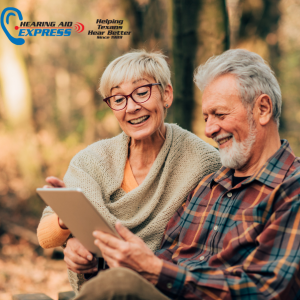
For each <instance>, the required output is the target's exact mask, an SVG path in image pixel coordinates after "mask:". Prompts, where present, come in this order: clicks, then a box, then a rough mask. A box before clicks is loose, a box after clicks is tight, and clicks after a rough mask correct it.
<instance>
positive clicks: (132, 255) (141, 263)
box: [93, 222, 162, 284]
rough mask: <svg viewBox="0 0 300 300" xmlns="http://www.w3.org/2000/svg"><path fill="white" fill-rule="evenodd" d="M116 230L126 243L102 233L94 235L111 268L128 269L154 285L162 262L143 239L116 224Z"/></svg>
mask: <svg viewBox="0 0 300 300" xmlns="http://www.w3.org/2000/svg"><path fill="white" fill-rule="evenodd" d="M116 230H117V232H118V233H119V235H120V236H121V237H122V238H123V239H124V241H122V240H120V239H118V238H116V237H114V236H112V235H110V234H108V233H104V232H102V231H95V232H94V233H93V235H94V237H95V238H96V240H95V245H97V246H98V247H99V248H100V250H101V252H102V255H103V258H104V259H105V261H106V262H107V264H108V265H109V267H110V268H117V267H126V268H129V269H132V270H134V271H136V272H138V273H139V274H140V275H141V276H143V277H144V278H146V279H147V280H148V281H150V282H151V283H153V284H156V283H157V281H158V277H159V274H160V272H161V268H162V261H161V260H160V259H159V258H158V257H156V256H155V255H154V253H153V252H152V251H151V250H150V249H149V248H148V247H147V245H146V244H145V243H144V242H143V240H142V239H140V238H139V237H137V236H136V235H134V234H133V233H132V232H131V231H129V230H128V229H127V228H125V227H124V226H122V225H121V223H120V222H117V223H116Z"/></svg>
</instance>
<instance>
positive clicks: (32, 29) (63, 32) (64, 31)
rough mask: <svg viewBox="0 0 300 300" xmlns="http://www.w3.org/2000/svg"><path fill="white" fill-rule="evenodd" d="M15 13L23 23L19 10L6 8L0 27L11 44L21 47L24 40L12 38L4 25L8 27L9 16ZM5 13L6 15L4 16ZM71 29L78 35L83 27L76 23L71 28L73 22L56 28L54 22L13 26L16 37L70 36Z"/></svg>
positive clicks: (2, 14)
mask: <svg viewBox="0 0 300 300" xmlns="http://www.w3.org/2000/svg"><path fill="white" fill-rule="evenodd" d="M7 12H8V13H7ZM15 12H16V13H17V14H18V18H19V20H20V21H23V16H22V13H21V11H20V10H18V9H17V8H14V7H7V8H5V9H4V10H3V11H2V13H1V19H0V22H1V27H2V29H3V31H4V33H5V34H6V36H7V37H8V39H9V40H10V41H11V42H12V43H14V44H15V45H23V44H24V43H25V39H23V38H16V37H13V36H12V35H11V34H10V32H9V31H8V30H7V28H6V25H5V24H7V25H9V20H10V17H11V16H16V14H15ZM6 13H7V15H6V16H5V14H6ZM73 28H74V30H75V31H76V32H79V33H80V32H83V30H84V25H83V24H82V23H79V22H76V23H75V25H74V27H73V22H60V23H59V24H58V26H57V27H56V22H20V26H15V30H19V33H18V36H59V37H61V36H70V35H71V33H72V29H73Z"/></svg>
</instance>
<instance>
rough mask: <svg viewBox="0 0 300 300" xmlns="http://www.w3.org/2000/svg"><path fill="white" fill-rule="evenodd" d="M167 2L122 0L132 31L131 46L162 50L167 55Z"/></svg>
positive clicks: (168, 46)
mask: <svg viewBox="0 0 300 300" xmlns="http://www.w3.org/2000/svg"><path fill="white" fill-rule="evenodd" d="M168 4H169V1H166V0H122V5H123V8H124V11H125V13H126V16H127V18H128V21H129V24H130V31H131V32H132V33H131V43H130V46H131V48H133V49H146V50H148V51H154V50H163V52H164V54H166V55H168V53H169V49H170V44H171V41H170V40H169V35H168V32H169V30H168V27H169V24H168V22H167V20H168ZM170 17H171V16H170Z"/></svg>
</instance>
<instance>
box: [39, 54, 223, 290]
mask: <svg viewBox="0 0 300 300" xmlns="http://www.w3.org/2000/svg"><path fill="white" fill-rule="evenodd" d="M99 90H100V92H101V94H102V96H103V97H104V101H105V102H106V103H107V105H108V106H109V107H110V108H111V109H112V111H113V113H114V115H115V117H116V118H117V120H118V122H119V124H120V127H121V128H122V130H123V132H122V133H121V134H120V135H118V136H116V137H114V138H111V139H107V140H101V141H98V142H96V143H94V144H92V145H90V146H88V147H87V148H86V149H84V150H82V151H80V152H79V153H78V154H77V155H76V156H75V157H74V158H73V159H72V161H71V163H70V166H69V168H68V170H67V173H66V175H65V177H64V183H65V185H66V186H67V187H73V188H75V187H76V188H77V187H79V188H81V189H82V190H83V192H84V194H85V195H86V197H87V198H88V199H89V200H90V201H91V203H92V204H93V205H94V206H95V207H96V208H97V210H98V211H99V213H101V215H102V216H104V217H105V218H106V220H107V221H108V222H109V223H110V224H112V225H114V224H115V222H116V221H117V220H120V221H121V223H122V224H123V225H124V226H126V227H127V228H129V229H130V230H131V231H132V232H133V233H135V234H136V235H138V236H139V237H141V238H142V239H143V240H144V241H145V243H146V244H147V245H148V246H149V248H150V249H151V250H153V251H154V250H156V249H158V248H159V245H160V241H161V238H162V235H163V232H164V228H165V225H166V224H167V222H168V221H169V219H170V218H171V217H172V215H173V214H174V212H175V211H176V210H177V209H178V208H179V207H180V206H181V205H182V204H183V202H184V201H185V199H186V197H187V195H188V193H189V192H190V191H191V190H192V189H193V188H195V185H196V184H197V183H198V182H199V181H200V180H201V178H203V177H204V176H205V175H207V174H209V173H212V172H214V171H216V170H217V169H218V168H219V167H220V162H219V154H218V151H217V150H215V149H214V148H213V147H212V146H210V145H208V144H207V143H205V142H204V141H202V140H201V139H200V138H198V137H197V136H195V135H194V134H192V133H190V132H188V131H186V130H184V129H182V128H180V127H179V126H177V125H175V124H166V123H164V118H165V115H166V111H167V108H169V107H170V106H171V104H172V101H173V89H172V85H171V80H170V70H169V67H168V65H167V62H166V61H165V59H164V56H163V55H162V54H160V53H147V52H145V51H136V52H131V53H127V54H125V55H123V56H121V57H119V58H117V59H115V60H114V61H112V62H111V63H110V64H109V65H108V67H107V68H106V70H105V71H104V73H103V75H102V78H101V81H100V88H99ZM48 182H49V183H51V184H52V185H53V186H64V185H63V183H62V182H60V181H59V180H58V179H55V178H49V179H48ZM86 221H87V222H88V220H86ZM69 236H70V231H69V230H68V229H67V228H66V227H65V225H64V224H63V222H62V221H61V220H59V218H58V217H57V215H55V214H54V212H53V211H52V210H51V208H50V207H47V208H46V209H45V210H44V213H43V217H42V220H41V222H40V225H39V228H38V237H39V241H40V244H41V246H42V247H44V248H50V247H55V246H60V245H63V244H64V243H65V244H66V248H65V250H64V253H65V261H66V263H67V266H68V269H69V270H70V271H71V272H69V277H70V282H71V284H72V286H73V288H74V289H75V291H76V290H77V289H78V287H79V286H80V285H81V283H82V282H83V280H82V279H83V276H82V275H83V274H87V273H92V272H94V271H95V270H96V269H97V268H96V262H95V259H93V257H92V255H91V253H89V252H88V251H87V250H86V249H85V248H84V247H83V246H82V245H81V244H80V243H79V241H78V240H76V239H75V238H69ZM66 240H67V243H66ZM74 272H75V273H77V274H79V275H77V276H76V278H75V277H74V275H76V274H75V273H74ZM70 273H71V275H70Z"/></svg>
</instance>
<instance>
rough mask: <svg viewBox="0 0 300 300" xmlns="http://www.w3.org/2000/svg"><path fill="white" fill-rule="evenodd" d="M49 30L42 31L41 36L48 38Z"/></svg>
mask: <svg viewBox="0 0 300 300" xmlns="http://www.w3.org/2000/svg"><path fill="white" fill-rule="evenodd" d="M49 32H50V29H43V32H42V36H45V35H46V36H49Z"/></svg>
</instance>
